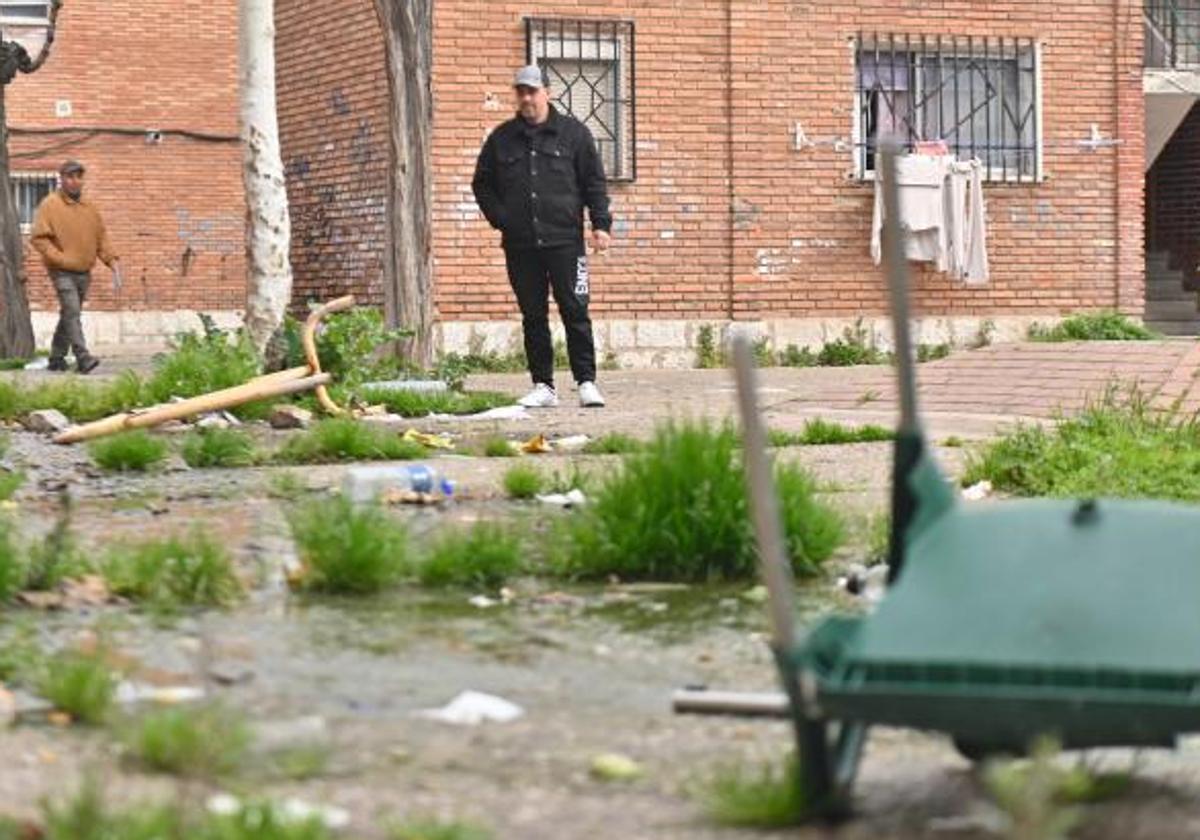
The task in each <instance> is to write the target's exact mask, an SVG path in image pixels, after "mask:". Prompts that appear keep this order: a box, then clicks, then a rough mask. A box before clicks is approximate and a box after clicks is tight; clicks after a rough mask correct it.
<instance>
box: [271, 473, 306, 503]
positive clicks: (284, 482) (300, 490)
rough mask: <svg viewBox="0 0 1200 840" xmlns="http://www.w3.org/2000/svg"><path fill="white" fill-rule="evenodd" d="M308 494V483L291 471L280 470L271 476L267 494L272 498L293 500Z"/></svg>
mask: <svg viewBox="0 0 1200 840" xmlns="http://www.w3.org/2000/svg"><path fill="white" fill-rule="evenodd" d="M307 494H308V485H307V484H305V483H304V480H303V479H302V478H300V477H299V476H298V475H296V474H295V473H293V472H281V473H279V474H277V475H274V476H272V477H271V484H270V486H268V487H267V495H268V496H270V497H271V498H272V499H283V500H285V501H289V502H294V501H296V500H297V499H300V498H302V497H303V496H305V495H307Z"/></svg>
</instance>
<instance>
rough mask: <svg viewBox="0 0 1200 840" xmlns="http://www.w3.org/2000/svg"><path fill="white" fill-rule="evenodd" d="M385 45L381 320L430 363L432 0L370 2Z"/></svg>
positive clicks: (415, 356)
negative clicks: (387, 109)
mask: <svg viewBox="0 0 1200 840" xmlns="http://www.w3.org/2000/svg"><path fill="white" fill-rule="evenodd" d="M375 10H376V11H377V12H378V13H379V21H380V23H381V24H382V26H383V36H384V42H385V44H386V46H387V73H388V88H389V91H390V93H391V114H390V116H391V131H390V132H389V133H390V135H391V159H390V163H391V167H390V172H389V177H388V206H387V211H388V248H387V252H386V254H385V256H384V261H383V266H384V304H385V313H386V316H387V321H388V324H389V325H391V326H400V327H404V328H406V329H409V330H412V332H413V337H412V338H411V339H408V340H407V341H406V342H404V344H405V350H406V352H407V354H408V356H409V358H410V359H411V360H412V361H413V362H415V363H417V364H419V365H424V366H428V365H430V364H431V363H432V361H433V249H432V226H433V215H432V208H433V160H432V156H431V154H430V149H431V146H432V142H433V83H432V78H431V69H432V65H433V0H375Z"/></svg>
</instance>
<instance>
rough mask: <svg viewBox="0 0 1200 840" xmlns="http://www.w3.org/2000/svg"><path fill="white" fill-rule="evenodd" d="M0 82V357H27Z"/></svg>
mask: <svg viewBox="0 0 1200 840" xmlns="http://www.w3.org/2000/svg"><path fill="white" fill-rule="evenodd" d="M7 87H8V86H7V85H5V84H0V281H2V285H0V288H2V290H3V295H4V311H3V312H2V313H0V357H3V358H6V359H14V358H25V359H27V358H29V357H31V356H32V355H33V351H34V340H33V321H32V319H31V317H30V314H29V297H28V296H27V295H26V292H25V283H26V280H27V279H28V278H27V277H26V276H25V249H24V244H23V242H22V240H21V220H20V219H19V218H17V205H16V200H15V198H14V196H13V189H12V181H11V180H10V178H9V162H8V121H7V113H6V108H5V104H4V93H5V90H6V88H7Z"/></svg>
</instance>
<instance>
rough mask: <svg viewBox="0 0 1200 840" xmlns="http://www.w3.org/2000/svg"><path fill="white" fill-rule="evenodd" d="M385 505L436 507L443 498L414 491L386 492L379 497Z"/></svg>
mask: <svg viewBox="0 0 1200 840" xmlns="http://www.w3.org/2000/svg"><path fill="white" fill-rule="evenodd" d="M379 501H380V502H381V503H382V504H385V505H436V504H438V503H439V502H441V501H442V499H441V497H439V496H435V495H433V494H432V493H417V492H415V491H413V490H386V491H384V492H383V493H382V494H381V495H380V496H379Z"/></svg>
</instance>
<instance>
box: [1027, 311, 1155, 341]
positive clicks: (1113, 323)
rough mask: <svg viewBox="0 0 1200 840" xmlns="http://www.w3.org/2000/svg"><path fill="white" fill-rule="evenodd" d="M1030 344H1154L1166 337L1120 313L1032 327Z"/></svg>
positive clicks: (1086, 315)
mask: <svg viewBox="0 0 1200 840" xmlns="http://www.w3.org/2000/svg"><path fill="white" fill-rule="evenodd" d="M1028 338H1029V340H1030V341H1050V342H1056V341H1150V340H1152V339H1156V338H1162V336H1161V335H1159V334H1158V333H1156V332H1154V331H1153V330H1148V329H1146V328H1145V327H1144V326H1142V325H1141V324H1138V323H1136V322H1134V321H1131V320H1129V318H1128V317H1126V316H1125V315H1121V314H1119V313H1116V312H1083V313H1080V314H1078V315H1072V316H1071V317H1069V318H1065V319H1063V320H1062V321H1061V322H1059V323H1058V324H1057V325H1056V326H1053V327H1045V326H1042V325H1041V324H1031V325H1030V327H1029V333H1028Z"/></svg>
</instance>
